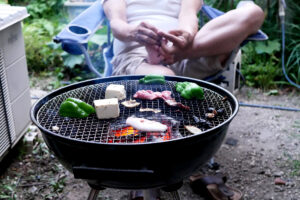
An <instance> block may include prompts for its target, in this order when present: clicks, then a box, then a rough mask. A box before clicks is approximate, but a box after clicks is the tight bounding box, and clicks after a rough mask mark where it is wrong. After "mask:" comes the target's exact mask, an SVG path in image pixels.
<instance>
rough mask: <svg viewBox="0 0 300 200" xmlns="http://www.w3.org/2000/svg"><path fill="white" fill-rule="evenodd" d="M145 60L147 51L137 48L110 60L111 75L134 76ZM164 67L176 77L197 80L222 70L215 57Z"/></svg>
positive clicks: (183, 61) (185, 61) (190, 60)
mask: <svg viewBox="0 0 300 200" xmlns="http://www.w3.org/2000/svg"><path fill="white" fill-rule="evenodd" d="M146 58H147V51H146V49H145V48H144V47H138V48H135V49H132V50H130V51H128V52H124V53H121V54H119V55H117V56H115V57H114V58H113V60H112V64H113V67H114V69H113V75H130V74H135V71H136V69H137V68H138V67H139V66H140V65H141V64H142V63H146ZM166 67H167V68H169V69H171V70H173V71H174V73H175V74H176V75H178V76H186V77H191V78H197V79H204V78H206V77H208V76H211V75H214V74H216V73H217V72H219V71H220V70H222V65H221V63H220V61H219V59H218V57H217V56H211V57H201V58H198V59H186V60H182V61H180V62H177V63H174V64H172V65H168V66H166ZM145 74H146V72H145Z"/></svg>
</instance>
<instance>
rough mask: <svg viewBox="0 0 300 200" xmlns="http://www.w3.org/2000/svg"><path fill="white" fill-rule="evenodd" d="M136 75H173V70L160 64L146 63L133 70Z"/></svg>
mask: <svg viewBox="0 0 300 200" xmlns="http://www.w3.org/2000/svg"><path fill="white" fill-rule="evenodd" d="M135 74H137V75H147V74H157V75H164V76H174V75H175V73H174V71H173V70H171V69H169V68H167V67H165V66H162V65H150V64H147V63H143V64H141V65H140V66H139V67H138V68H137V69H136V71H135Z"/></svg>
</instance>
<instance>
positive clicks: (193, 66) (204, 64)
mask: <svg viewBox="0 0 300 200" xmlns="http://www.w3.org/2000/svg"><path fill="white" fill-rule="evenodd" d="M169 68H170V69H171V70H173V71H174V72H175V74H176V75H178V76H186V77H191V78H197V79H204V78H206V77H209V76H211V75H214V74H216V73H217V72H219V71H220V70H222V69H223V67H222V64H221V62H220V58H219V56H209V57H201V58H198V59H186V60H183V61H181V62H178V63H175V64H173V65H171V66H170V67H169Z"/></svg>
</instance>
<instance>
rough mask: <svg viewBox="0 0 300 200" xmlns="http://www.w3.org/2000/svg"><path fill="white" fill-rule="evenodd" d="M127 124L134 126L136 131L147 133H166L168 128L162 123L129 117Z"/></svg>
mask: <svg viewBox="0 0 300 200" xmlns="http://www.w3.org/2000/svg"><path fill="white" fill-rule="evenodd" d="M126 124H127V125H129V126H132V127H133V128H134V129H137V130H139V131H145V132H155V131H157V132H164V131H166V130H167V129H168V127H167V126H166V125H164V124H162V123H159V122H156V121H152V120H148V119H144V118H137V117H128V118H127V120H126Z"/></svg>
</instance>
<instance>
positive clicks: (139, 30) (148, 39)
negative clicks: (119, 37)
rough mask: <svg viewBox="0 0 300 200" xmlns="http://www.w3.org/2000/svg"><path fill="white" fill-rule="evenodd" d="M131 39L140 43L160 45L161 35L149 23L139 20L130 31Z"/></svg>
mask: <svg viewBox="0 0 300 200" xmlns="http://www.w3.org/2000/svg"><path fill="white" fill-rule="evenodd" d="M130 35H131V38H132V40H134V41H136V42H138V43H140V44H142V45H145V46H146V45H160V41H161V36H160V35H158V30H157V28H155V27H154V26H152V25H151V24H149V23H146V22H141V23H140V24H139V25H138V26H137V27H136V28H135V29H133V30H132V31H131V33H130Z"/></svg>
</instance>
